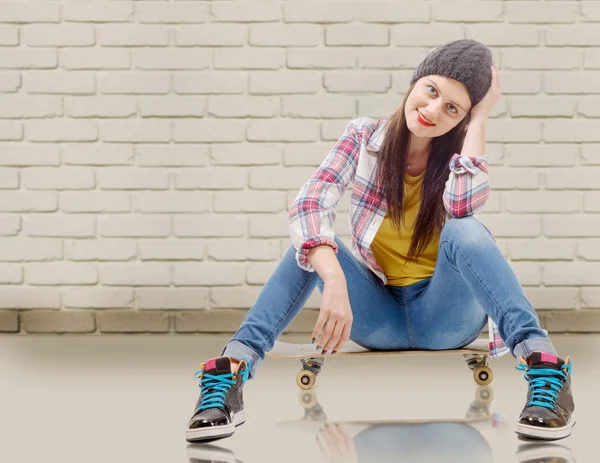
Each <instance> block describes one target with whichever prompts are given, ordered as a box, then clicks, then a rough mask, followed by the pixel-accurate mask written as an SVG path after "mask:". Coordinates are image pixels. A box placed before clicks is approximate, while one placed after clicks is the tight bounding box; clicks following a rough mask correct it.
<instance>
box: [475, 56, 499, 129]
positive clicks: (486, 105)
mask: <svg viewBox="0 0 600 463" xmlns="http://www.w3.org/2000/svg"><path fill="white" fill-rule="evenodd" d="M501 96H502V93H501V91H500V76H499V72H498V70H497V69H496V66H494V65H492V83H491V85H490V88H489V90H488V92H487V93H486V94H485V96H484V97H483V99H482V100H481V101H480V102H479V103H477V104H476V105H475V106H473V107H472V108H471V120H474V119H483V120H485V119H487V118H488V117H489V115H490V114H491V113H492V111H493V109H494V107H495V106H496V104H497V103H498V101H500V97H501Z"/></svg>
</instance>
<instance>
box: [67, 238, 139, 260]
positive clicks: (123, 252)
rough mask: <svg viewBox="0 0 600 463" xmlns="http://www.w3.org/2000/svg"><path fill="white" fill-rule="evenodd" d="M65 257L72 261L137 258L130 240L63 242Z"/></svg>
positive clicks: (133, 244) (134, 247) (134, 246)
mask: <svg viewBox="0 0 600 463" xmlns="http://www.w3.org/2000/svg"><path fill="white" fill-rule="evenodd" d="M65 255H66V258H67V259H68V260H74V261H93V260H99V261H126V260H132V259H135V258H136V256H137V250H136V244H135V242H133V241H130V240H110V239H108V240H103V239H92V240H70V241H65Z"/></svg>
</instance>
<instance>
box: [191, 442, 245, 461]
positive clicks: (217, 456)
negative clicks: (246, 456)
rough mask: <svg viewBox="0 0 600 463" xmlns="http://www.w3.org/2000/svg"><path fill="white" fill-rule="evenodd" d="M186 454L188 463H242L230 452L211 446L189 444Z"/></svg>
mask: <svg viewBox="0 0 600 463" xmlns="http://www.w3.org/2000/svg"><path fill="white" fill-rule="evenodd" d="M186 454H187V457H188V460H189V463H242V461H241V460H238V459H237V458H236V457H235V454H234V453H233V452H232V451H231V450H229V449H226V448H223V447H219V446H218V445H213V444H189V445H188V446H187V448H186Z"/></svg>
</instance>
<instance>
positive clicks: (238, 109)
mask: <svg viewBox="0 0 600 463" xmlns="http://www.w3.org/2000/svg"><path fill="white" fill-rule="evenodd" d="M278 113H279V99H278V98H274V97H256V96H248V97H238V96H215V97H210V98H209V100H208V114H209V115H210V116H215V117H261V118H262V117H276V116H277V115H278Z"/></svg>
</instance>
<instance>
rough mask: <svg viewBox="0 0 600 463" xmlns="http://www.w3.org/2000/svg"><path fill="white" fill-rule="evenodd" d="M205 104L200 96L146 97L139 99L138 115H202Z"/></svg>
mask: <svg viewBox="0 0 600 463" xmlns="http://www.w3.org/2000/svg"><path fill="white" fill-rule="evenodd" d="M205 106H206V104H205V100H204V99H200V98H169V97H165V98H148V99H144V100H141V101H140V116H141V117H203V116H204V112H205Z"/></svg>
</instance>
